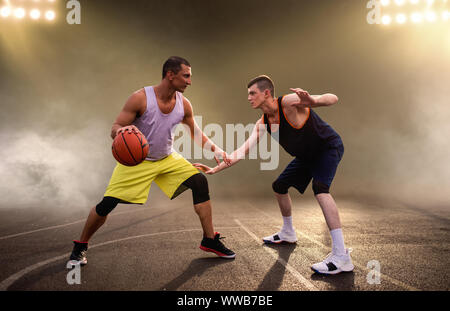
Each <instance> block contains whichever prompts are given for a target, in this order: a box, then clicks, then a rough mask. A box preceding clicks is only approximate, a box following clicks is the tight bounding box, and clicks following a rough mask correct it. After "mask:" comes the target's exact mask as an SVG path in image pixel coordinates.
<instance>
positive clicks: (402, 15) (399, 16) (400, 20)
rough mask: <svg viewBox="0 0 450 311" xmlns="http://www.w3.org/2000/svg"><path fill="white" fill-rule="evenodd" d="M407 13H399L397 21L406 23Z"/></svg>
mask: <svg viewBox="0 0 450 311" xmlns="http://www.w3.org/2000/svg"><path fill="white" fill-rule="evenodd" d="M406 19H407V18H406V15H405V14H403V13H400V14H397V16H396V17H395V20H396V21H397V23H399V24H404V23H406Z"/></svg>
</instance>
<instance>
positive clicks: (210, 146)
mask: <svg viewBox="0 0 450 311" xmlns="http://www.w3.org/2000/svg"><path fill="white" fill-rule="evenodd" d="M183 106H184V118H183V121H182V123H183V124H184V125H186V126H187V128H188V129H189V132H190V134H191V138H192V139H193V140H194V142H195V143H197V144H198V145H200V146H201V147H202V148H205V149H207V150H211V151H212V152H214V159H215V160H216V162H217V164H219V163H220V161H219V159H220V158H223V160H224V162H225V163H227V164H229V162H230V160H229V159H228V155H227V153H226V152H225V151H223V150H222V149H220V148H219V147H218V146H217V145H216V144H215V143H214V142H213V141H212V140H210V139H209V137H208V136H206V135H205V134H204V133H203V132H202V130H201V129H200V128H199V126H198V125H197V122H195V119H194V112H193V110H192V105H191V103H190V102H189V100H188V99H187V98H186V97H183Z"/></svg>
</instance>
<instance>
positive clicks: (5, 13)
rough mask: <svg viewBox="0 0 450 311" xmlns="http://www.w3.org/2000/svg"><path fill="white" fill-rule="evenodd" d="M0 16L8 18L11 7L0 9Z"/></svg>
mask: <svg viewBox="0 0 450 311" xmlns="http://www.w3.org/2000/svg"><path fill="white" fill-rule="evenodd" d="M0 15H1V17H8V16H10V15H11V7H9V6H4V7H2V8H1V9H0Z"/></svg>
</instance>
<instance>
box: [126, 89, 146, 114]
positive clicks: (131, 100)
mask: <svg viewBox="0 0 450 311" xmlns="http://www.w3.org/2000/svg"><path fill="white" fill-rule="evenodd" d="M127 105H128V106H129V107H130V108H134V109H136V110H141V108H142V107H146V106H147V96H146V95H145V90H144V88H141V89H139V90H136V91H134V92H133V93H132V94H131V95H130V97H128V100H127Z"/></svg>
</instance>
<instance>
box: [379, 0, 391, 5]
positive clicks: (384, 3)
mask: <svg viewBox="0 0 450 311" xmlns="http://www.w3.org/2000/svg"><path fill="white" fill-rule="evenodd" d="M390 3H391V1H390V0H381V5H382V6H388V5H389V4H390Z"/></svg>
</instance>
